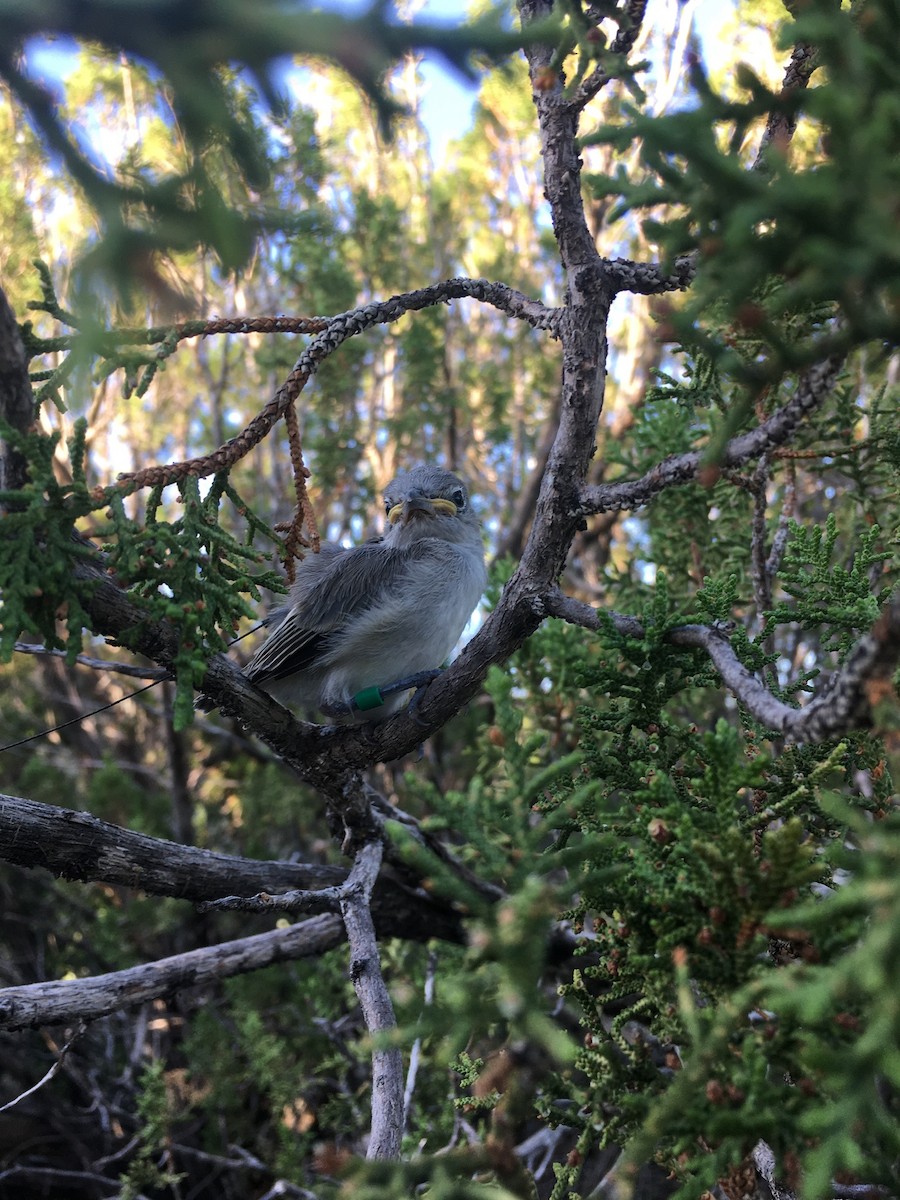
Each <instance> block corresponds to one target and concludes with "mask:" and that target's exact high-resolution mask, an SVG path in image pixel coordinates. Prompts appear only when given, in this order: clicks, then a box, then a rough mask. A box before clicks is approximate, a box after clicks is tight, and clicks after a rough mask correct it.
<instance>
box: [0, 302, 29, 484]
mask: <svg viewBox="0 0 900 1200" xmlns="http://www.w3.org/2000/svg"><path fill="white" fill-rule="evenodd" d="M0 420H2V421H5V422H6V424H7V425H9V426H10V427H11V428H12V429H15V430H16V431H17V432H19V433H27V432H28V430H29V429H30V428H31V426H32V424H33V423H34V396H33V394H32V391H31V381H30V380H29V378H28V358H27V356H26V354H25V346H24V344H23V342H22V335H21V333H20V332H19V326H18V325H17V324H16V318H15V315H14V314H13V311H12V309H11V308H10V306H9V301H8V300H7V298H6V293H5V292H4V291H3V289H2V288H0ZM27 482H28V463H27V462H26V459H25V456H24V455H23V454H22V452H21V451H20V450H16V449H15V448H14V447H13V446H11V445H10V444H9V443H8V442H6V441H5V440H4V439H3V438H0V492H4V491H9V492H16V491H18V490H19V489H20V488H22V487H24V486H25V484H26V483H27Z"/></svg>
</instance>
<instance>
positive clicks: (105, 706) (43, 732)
mask: <svg viewBox="0 0 900 1200" xmlns="http://www.w3.org/2000/svg"><path fill="white" fill-rule="evenodd" d="M267 624H268V622H267V621H261V622H260V623H259V625H254V627H253V628H252V629H248V630H247V632H246V633H242V634H241V636H240V637H236V638H232V640H231V641H230V642H229V643H228V645H229V646H233V645H234V644H235V643H236V642H240V641H243V639H244V638H245V637H249V636H250V634H251V633H256V631H257V629H262V628H263V626H264V625H267ZM16 648H17V649H18V647H16ZM28 653H33V652H32V651H28ZM47 653H52V651H47ZM92 665H93V664H92ZM111 669H112V670H115V665H114V664H111ZM174 678H175V676H174V675H171V674H169V673H166V674H165V675H162V676H160V678H159V679H154V680H153V681H152V682H151V683H147V684H145V685H144V686H143V687H139V688H135V690H134V691H133V692H129V693H128V694H127V695H125V696H120V697H119V699H118V700H110V702H109V704H101V706H100V707H99V708H95V709H92V710H91V712H86V713H82V714H81V716H80V717H72V719H71V721H63V722H62V723H61V724H60V725H51V727H50V728H49V729H42V730H41V732H40V733H33V734H32V735H31V736H30V737H26V738H20V739H19V741H18V742H10V743H9V745H8V746H0V754H3V752H4V751H5V750H15V748H16V747H17V746H25V745H27V744H28V743H29V742H36V741H37V740H38V738H42V737H46V736H47V735H48V734H49V733H56V731H57V730H58V729H68V728H69V726H70V725H77V724H78V722H79V721H85V720H87V718H88V717H96V716H97V714H98V713H102V712H106V711H107V709H110V708H115V706H116V705H117V704H121V703H122V701H123V700H130V699H131V698H132V697H133V696H139V695H140V694H141V692H147V691H149V690H150V688H152V687H156V685H157V684H158V683H165V682H166V680H167V679H168V680H172V679H174Z"/></svg>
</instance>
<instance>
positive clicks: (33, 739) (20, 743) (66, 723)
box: [0, 675, 173, 754]
mask: <svg viewBox="0 0 900 1200" xmlns="http://www.w3.org/2000/svg"><path fill="white" fill-rule="evenodd" d="M165 678H166V679H172V678H173V676H171V675H167V676H166V677H165ZM164 682H165V680H163V679H154V680H153V682H152V683H146V684H144V686H143V687H140V688H137V689H136V690H135V691H133V692H129V693H128V695H127V696H120V697H119V699H118V700H110V702H109V704H103V705H101V707H100V708H95V709H94V710H93V712H89V713H82V714H81V716H80V717H73V718H72V719H71V721H63V722H62V724H61V725H54V726H52V727H51V728H50V729H42V730H41V732H40V733H33V734H32V735H31V737H27V738H21V739H20V740H19V741H18V742H10V743H9V745H8V746H0V754H2V753H3V751H4V750H15V748H16V746H24V745H25V744H26V743H27V742H36V741H37V739H38V738H42V737H46V736H47V734H48V733H56V731H57V730H58V729H68V727H69V726H70V725H77V724H78V722H79V721H84V720H85V719H86V718H87V717H95V716H96V715H97V713H102V712H106V710H107V709H108V708H115V706H116V705H117V704H121V703H122V701H123V700H130V699H131V697H132V696H139V695H140V694H141V692H146V691H147V690H148V689H149V688H152V687H156V685H157V684H158V683H164Z"/></svg>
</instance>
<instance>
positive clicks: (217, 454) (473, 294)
mask: <svg viewBox="0 0 900 1200" xmlns="http://www.w3.org/2000/svg"><path fill="white" fill-rule="evenodd" d="M465 297H468V298H472V299H475V300H480V301H481V302H482V303H484V304H490V305H492V306H493V307H494V308H497V309H499V310H500V311H501V312H504V313H506V314H507V316H510V317H515V318H517V319H518V320H522V321H526V322H527V323H528V324H529V325H531V326H533V327H534V328H535V329H548V330H551V331H553V330H554V329H555V326H556V323H557V320H558V316H559V314H558V312H557V310H556V309H553V308H549V307H548V306H547V305H546V304H543V303H541V301H539V300H532V299H530V298H529V297H528V296H525V295H524V294H523V293H522V292H519V291H517V290H516V289H515V288H511V287H509V286H508V285H507V284H505V283H492V282H490V280H487V279H468V278H458V279H447V280H444V281H443V282H441V283H435V284H432V285H431V286H430V287H426V288H419V289H417V290H416V291H413V292H405V293H403V294H401V295H398V296H392V297H391V298H390V299H389V300H379V301H373V302H372V303H371V304H366V305H364V306H362V307H361V308H354V309H351V310H349V311H348V312H345V313H338V314H337V315H336V316H334V317H330V318H327V325H326V328H325V329H324V330H323V331H322V332H321V333H319V334H318V335H317V336H316V337H314V338H313V339H312V341H311V342H310V343H309V345H308V346H307V348H306V349H305V350H304V351H303V353H302V354H301V355H300V357H299V358H298V359H297V361H296V363H295V364H294V366H293V368H292V369H291V371H290V373H289V375H288V376H287V378H286V379H285V381H284V383H283V384H282V385H281V387H280V388H279V389H278V391H277V392H276V393H275V395H274V396H273V398H272V399H271V400H270V401H269V403H268V404H267V405H266V406H265V407H264V408H263V409H262V411H261V412H259V413H257V415H256V416H255V417H254V418H253V419H252V420H251V421H250V422H249V424H248V425H246V426H245V428H244V429H243V430H241V432H240V433H239V434H237V435H236V436H235V437H233V438H231V439H230V440H229V441H227V442H225V444H224V445H222V446H219V447H218V449H216V450H213V451H212V453H210V454H206V455H203V456H202V457H201V458H191V459H185V460H183V461H181V462H176V463H168V464H167V465H165V466H152V467H146V468H145V469H144V470H142V471H135V472H132V473H130V474H125V475H121V476H120V477H119V482H118V483H117V484H114V485H113V486H112V487H108V488H98V489H95V493H94V496H95V499H97V500H98V501H99V502H101V503H102V502H105V501H106V500H107V499H109V498H111V497H112V496H113V495H114V494H116V493H120V494H126V495H129V494H130V493H131V492H134V491H136V490H137V489H138V488H143V487H163V486H165V485H167V484H170V483H176V482H178V480H180V479H184V478H186V477H187V476H188V475H196V476H199V477H200V478H204V477H205V476H207V475H212V474H215V473H216V472H218V471H223V470H227V469H228V468H230V467H233V466H234V465H235V463H238V462H240V460H241V459H242V458H244V457H245V456H246V455H247V454H249V453H250V451H251V450H252V449H253V447H254V446H256V445H258V444H259V443H260V442H261V441H262V439H263V438H264V437H265V436H266V434H267V433H268V432H269V431H270V430H271V429H272V427H273V426H274V425H275V423H276V422H277V421H278V420H280V418H281V417H282V416H283V415H284V413H285V412H286V410H287V408H288V407H289V406H290V405H291V404H292V403H293V401H294V400H295V399H296V398H297V396H298V395H299V393H300V392H301V391H302V390H303V388H304V387H305V386H306V383H307V382H308V381H309V379H310V378H311V377H312V376H313V375H314V374H315V373H316V371H317V370H318V368H319V366H320V365H321V363H323V362H324V361H325V359H326V358H328V357H329V355H331V354H333V353H334V351H335V350H337V348H338V347H339V346H340V345H341V344H342V343H343V342H345V341H347V339H348V338H351V337H354V336H355V335H356V334H359V333H363V332H364V331H365V330H366V329H370V328H371V327H372V326H373V325H383V324H388V323H390V322H391V321H396V320H398V319H399V318H400V317H402V316H403V314H404V313H407V312H418V311H419V310H421V309H423V308H431V307H433V306H434V305H436V304H446V303H448V302H449V301H450V300H459V299H462V298H465ZM317 319H318V318H317ZM322 319H323V320H324V319H325V318H322Z"/></svg>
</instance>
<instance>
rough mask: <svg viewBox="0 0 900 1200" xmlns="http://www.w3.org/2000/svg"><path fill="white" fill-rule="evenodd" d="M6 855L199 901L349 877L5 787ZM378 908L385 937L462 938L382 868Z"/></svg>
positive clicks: (450, 917)
mask: <svg viewBox="0 0 900 1200" xmlns="http://www.w3.org/2000/svg"><path fill="white" fill-rule="evenodd" d="M0 859H3V860H4V861H6V862H9V863H13V864H15V865H16V866H20V867H27V868H34V867H41V868H43V869H45V870H48V871H51V872H52V873H53V874H54V875H57V876H60V877H61V878H63V879H76V880H81V881H84V882H88V881H96V882H98V883H110V884H114V885H115V886H117V887H130V888H140V889H141V891H144V892H147V893H148V894H149V895H153V896H172V897H174V898H176V899H181V900H190V901H193V902H194V903H200V902H204V901H210V900H216V899H218V898H220V897H223V896H234V894H235V893H236V892H243V893H244V894H245V895H247V896H255V895H258V894H259V893H269V892H278V891H282V890H285V889H288V888H291V889H305V890H309V889H324V891H325V894H326V895H327V893H328V890H330V889H335V888H341V887H342V886H343V885H344V884H345V883H346V880H347V871H346V870H345V869H344V868H342V867H332V866H323V865H319V864H315V863H288V862H260V861H257V860H255V859H248V858H237V857H234V856H232V855H229V854H216V853H213V852H212V851H210V850H200V849H198V848H197V847H195V846H181V845H178V844H177V843H176V842H169V841H165V840H164V839H162V838H155V837H148V836H147V835H146V834H141V833H133V832H131V830H128V829H122V828H121V827H120V826H118V825H113V824H111V823H110V822H108V821H101V820H98V818H97V817H93V816H91V815H90V813H85V812H73V811H72V810H71V809H65V808H55V807H53V806H51V805H49V804H38V803H37V802H36V801H34V800H23V799H19V798H18V797H16V796H4V795H0ZM312 895H314V896H315V895H316V892H312ZM235 907H236V905H235ZM261 907H262V906H261ZM372 910H373V917H374V919H375V924H376V928H377V930H378V932H379V935H380V936H382V937H406V938H413V939H417V940H422V941H426V940H429V939H430V938H432V937H436V938H443V939H444V940H446V941H452V942H459V941H462V939H463V931H462V924H461V922H460V919H459V917H458V916H457V915H456V914H455V913H453V912H451V911H449V910H448V909H447V908H446V907H444V906H443V905H441V904H440V903H438V902H437V901H436V900H434V899H432V898H431V897H430V896H428V895H427V894H426V893H425V892H422V891H419V890H416V889H413V888H410V887H408V886H406V885H404V884H402V883H401V882H400V881H399V880H397V879H393V878H390V877H386V876H383V877H382V878H381V879H380V880H379V881H378V884H377V885H376V887H375V890H374V893H373V900H372Z"/></svg>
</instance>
